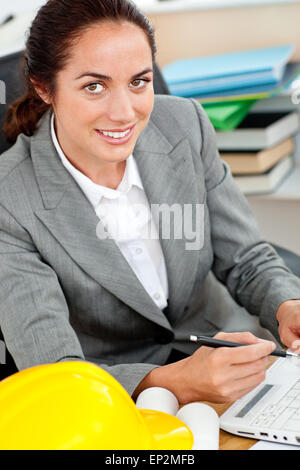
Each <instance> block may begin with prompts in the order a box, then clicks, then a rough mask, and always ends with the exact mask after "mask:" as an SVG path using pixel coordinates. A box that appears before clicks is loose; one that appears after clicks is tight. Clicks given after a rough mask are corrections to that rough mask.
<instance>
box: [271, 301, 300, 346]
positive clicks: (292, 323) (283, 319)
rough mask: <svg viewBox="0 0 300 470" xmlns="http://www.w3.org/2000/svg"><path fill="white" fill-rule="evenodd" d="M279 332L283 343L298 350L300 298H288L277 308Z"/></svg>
mask: <svg viewBox="0 0 300 470" xmlns="http://www.w3.org/2000/svg"><path fill="white" fill-rule="evenodd" d="M276 318H277V321H278V324H279V326H278V332H279V335H280V339H281V341H282V343H283V344H285V345H286V346H287V347H288V348H291V349H292V350H294V351H296V350H297V352H298V351H299V347H300V300H287V301H286V302H283V303H282V304H281V305H280V307H279V309H278V310H277V314H276Z"/></svg>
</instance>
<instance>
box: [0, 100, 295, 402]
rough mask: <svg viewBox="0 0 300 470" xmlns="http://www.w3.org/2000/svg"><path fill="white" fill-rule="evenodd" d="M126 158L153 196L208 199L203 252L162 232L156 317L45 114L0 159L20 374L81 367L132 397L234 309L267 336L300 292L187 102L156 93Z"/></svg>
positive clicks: (6, 317) (0, 300)
mask: <svg viewBox="0 0 300 470" xmlns="http://www.w3.org/2000/svg"><path fill="white" fill-rule="evenodd" d="M134 157H135V159H136V162H137V165H138V168H139V171H140V174H141V178H142V181H143V184H144V188H145V191H146V194H147V196H148V199H149V202H150V204H163V203H165V204H167V205H169V206H172V205H173V204H180V205H181V207H184V204H188V205H191V204H193V205H195V204H204V219H203V221H202V226H201V227H200V230H201V233H202V234H203V246H202V247H201V249H199V250H188V249H186V242H189V241H190V240H188V239H187V238H184V237H183V238H181V239H180V238H176V237H175V236H173V237H172V236H171V237H170V239H168V238H163V237H161V246H162V250H163V253H164V256H165V260H166V267H167V274H168V282H169V300H168V308H167V309H166V311H164V312H162V311H161V310H160V309H159V308H158V307H157V306H156V304H155V303H154V302H153V301H152V299H151V298H150V297H149V295H148V294H147V292H146V291H145V290H144V288H143V286H142V285H141V284H140V282H139V280H138V279H137V277H136V276H135V274H134V273H133V271H132V270H131V268H130V266H129V265H128V263H127V262H126V260H125V258H124V257H123V256H122V254H121V252H120V251H119V249H118V247H117V245H116V244H115V242H114V240H112V239H109V238H108V239H106V240H100V239H99V238H98V237H97V235H96V228H97V224H98V223H99V219H98V217H97V216H96V214H95V211H94V209H93V208H92V206H91V205H90V203H89V202H88V200H87V199H86V197H85V196H84V194H83V193H82V191H81V190H80V188H79V187H78V185H77V184H76V182H75V181H74V179H73V178H72V177H71V176H70V174H69V173H68V172H67V170H66V169H65V168H64V166H63V165H62V163H61V161H60V159H59V157H58V155H57V153H56V151H55V148H54V146H53V144H52V141H51V137H50V113H49V112H48V113H46V114H45V115H44V116H43V118H42V119H41V122H40V125H39V129H38V131H37V132H36V133H35V135H34V136H33V137H31V138H28V137H26V136H24V135H20V136H19V138H18V140H17V142H16V144H15V145H14V146H13V147H12V148H11V149H10V150H8V151H7V152H5V153H4V154H2V155H1V158H0V180H1V185H0V282H1V291H0V327H1V330H2V332H3V335H4V339H5V342H6V345H7V347H8V349H9V351H10V353H11V354H12V356H13V358H14V360H15V362H16V364H17V367H18V368H19V369H23V368H27V367H30V366H34V365H37V364H42V363H53V362H57V361H66V360H86V361H91V362H94V363H96V364H98V365H100V366H101V367H103V368H104V369H105V370H107V371H108V372H109V373H111V374H112V375H113V376H114V377H115V378H116V379H117V380H118V381H119V382H120V383H121V384H122V385H123V386H124V387H125V388H126V389H127V391H128V392H129V393H132V391H133V390H134V389H135V387H136V386H137V384H138V383H139V381H140V380H141V379H142V378H143V377H144V376H145V375H146V374H147V373H148V372H149V371H150V370H151V369H152V368H153V367H155V366H156V365H159V364H164V363H165V361H166V359H167V357H168V355H169V353H170V351H171V349H172V348H173V347H176V348H178V349H180V350H181V351H184V352H187V353H192V352H193V351H194V349H195V345H194V344H191V343H189V342H188V337H189V334H190V333H194V334H201V333H206V334H213V333H215V332H216V331H218V330H219V329H220V327H222V325H221V323H220V321H219V319H220V318H223V319H224V318H225V319H226V318H229V317H232V315H234V313H235V314H237V315H236V318H238V315H240V314H241V312H242V310H243V309H242V308H241V307H240V306H239V305H241V306H243V307H245V309H247V311H248V312H250V313H251V314H254V315H259V316H260V319H261V322H262V325H263V326H264V327H266V328H268V329H270V330H271V331H272V332H273V333H275V334H276V331H277V324H276V320H275V313H276V310H277V308H278V306H279V305H280V304H281V303H282V302H283V301H284V300H287V299H292V298H300V281H299V279H298V278H296V277H294V276H293V275H292V274H291V273H290V272H289V270H288V269H287V268H286V267H285V265H284V263H283V262H282V260H281V259H280V258H278V257H277V255H276V254H275V252H274V250H273V249H272V248H271V247H270V246H269V245H268V244H267V243H266V242H265V241H264V240H263V239H262V238H261V236H260V234H259V230H258V228H257V225H256V222H255V220H254V218H253V216H252V214H251V212H250V210H249V207H248V205H247V203H246V201H245V199H244V197H243V196H242V194H241V193H240V192H239V190H238V189H237V187H236V186H235V184H234V181H233V178H232V176H231V174H230V171H229V169H228V167H227V166H226V165H225V164H224V163H223V162H222V161H221V159H220V157H219V155H218V152H217V149H216V146H215V137H214V131H213V129H212V126H211V124H210V123H209V121H208V119H207V117H206V115H205V113H204V111H203V110H202V108H201V106H200V105H199V104H198V103H197V102H196V101H194V100H188V99H182V98H175V97H170V96H157V97H156V99H155V106H154V110H153V112H152V115H151V119H150V121H149V124H148V125H147V127H146V129H145V130H144V131H143V133H142V134H141V135H140V137H139V139H138V142H137V144H136V146H135V149H134ZM156 222H157V224H158V219H157V221H156ZM100 223H101V222H100ZM158 226H159V224H158ZM172 233H174V231H172V230H170V234H171V235H172ZM212 273H213V274H212ZM225 286H226V287H225ZM239 327H240V324H239V323H238V320H237V325H236V329H240V328H239Z"/></svg>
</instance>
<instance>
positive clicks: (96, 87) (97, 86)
mask: <svg viewBox="0 0 300 470" xmlns="http://www.w3.org/2000/svg"><path fill="white" fill-rule="evenodd" d="M85 88H86V90H87V91H88V92H90V93H91V94H94V95H96V94H98V93H101V91H102V90H103V86H102V85H101V83H90V84H89V85H87V86H86V87H85Z"/></svg>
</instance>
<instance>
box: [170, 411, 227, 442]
mask: <svg viewBox="0 0 300 470" xmlns="http://www.w3.org/2000/svg"><path fill="white" fill-rule="evenodd" d="M176 417H177V418H179V419H180V420H181V421H183V423H185V424H186V425H187V426H188V427H189V428H190V430H191V431H192V433H193V436H194V445H193V448H192V450H218V449H219V435H220V421H219V416H218V414H217V413H216V412H215V410H214V409H213V408H212V407H211V406H208V405H205V404H204V403H199V402H194V403H189V404H187V405H184V406H183V407H182V408H181V409H180V410H179V411H178V412H177V414H176Z"/></svg>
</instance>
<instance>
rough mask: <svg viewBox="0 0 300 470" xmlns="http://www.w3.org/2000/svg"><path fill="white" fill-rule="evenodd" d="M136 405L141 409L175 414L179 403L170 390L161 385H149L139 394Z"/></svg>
mask: <svg viewBox="0 0 300 470" xmlns="http://www.w3.org/2000/svg"><path fill="white" fill-rule="evenodd" d="M136 407H137V408H139V409H143V410H155V411H163V412H164V413H168V414H170V415H173V416H175V415H176V413H177V411H178V409H179V403H178V400H177V398H176V397H175V395H174V393H172V392H170V390H167V389H166V388H162V387H150V388H146V389H145V390H143V391H142V392H141V393H140V394H139V396H138V398H137V401H136Z"/></svg>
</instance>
